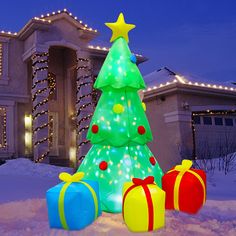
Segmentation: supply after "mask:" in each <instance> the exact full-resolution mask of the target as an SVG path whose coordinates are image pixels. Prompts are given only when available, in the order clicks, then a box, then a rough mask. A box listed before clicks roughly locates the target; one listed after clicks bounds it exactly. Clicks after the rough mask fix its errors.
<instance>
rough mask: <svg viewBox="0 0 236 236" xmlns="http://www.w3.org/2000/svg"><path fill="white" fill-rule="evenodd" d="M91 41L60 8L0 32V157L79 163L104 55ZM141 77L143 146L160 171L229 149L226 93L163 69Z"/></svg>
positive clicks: (231, 117) (233, 97)
mask: <svg viewBox="0 0 236 236" xmlns="http://www.w3.org/2000/svg"><path fill="white" fill-rule="evenodd" d="M97 36H98V32H97V30H96V29H93V28H91V27H89V26H88V25H87V24H85V23H83V22H82V21H81V20H79V19H78V18H77V17H76V16H73V15H72V13H70V12H69V11H67V10H66V9H64V10H62V11H57V12H52V13H48V14H46V15H41V16H39V17H34V18H33V19H30V20H29V22H28V23H27V24H26V25H25V26H24V27H23V28H22V29H21V30H20V31H19V32H18V33H11V32H5V31H0V122H1V123H0V124H1V125H0V159H7V158H14V157H19V156H27V157H29V158H32V159H34V160H35V161H36V162H39V161H45V160H47V161H49V163H53V164H57V165H70V164H73V165H74V164H75V165H77V164H78V162H77V161H78V160H82V159H83V157H84V155H85V154H86V153H87V151H88V149H89V147H90V144H89V142H88V140H86V132H87V129H88V126H89V123H90V119H91V117H92V114H93V111H94V107H95V105H96V102H97V100H98V94H97V91H94V90H93V83H94V80H95V79H96V76H97V74H98V72H99V70H100V68H101V66H102V63H103V61H104V59H105V57H106V55H107V53H108V51H109V48H106V47H101V46H93V45H91V42H92V41H93V40H94V39H96V37H97ZM136 56H137V59H138V64H139V63H142V62H144V61H145V60H146V58H145V57H143V56H142V55H139V54H136ZM144 79H145V80H146V82H147V85H148V88H147V89H146V90H144V91H142V95H143V100H144V102H146V106H147V116H148V118H149V123H150V125H151V128H152V132H153V136H154V141H153V142H151V143H150V144H149V146H150V148H151V150H152V152H153V153H154V155H155V156H156V157H157V159H158V162H159V163H160V165H161V167H162V168H163V169H164V170H165V169H168V168H169V167H171V166H172V165H174V164H176V163H179V162H180V159H182V158H194V159H195V158H206V157H207V158H210V157H213V156H220V155H224V154H225V153H229V152H231V151H232V150H233V149H234V150H235V140H236V137H235V135H236V132H235V131H236V120H235V110H236V89H235V88H234V87H226V86H223V85H216V84H215V85H214V84H207V83H203V82H193V81H192V80H191V79H189V78H187V77H184V76H181V75H178V74H176V73H175V72H173V71H171V70H170V69H168V68H166V67H165V68H162V69H160V70H157V71H154V72H152V73H150V74H148V75H147V76H145V77H144ZM46 157H49V158H46Z"/></svg>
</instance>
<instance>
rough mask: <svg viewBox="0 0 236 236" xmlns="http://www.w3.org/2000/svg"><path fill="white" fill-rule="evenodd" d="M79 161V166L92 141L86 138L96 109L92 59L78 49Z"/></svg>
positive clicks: (77, 113) (77, 110) (77, 117)
mask: <svg viewBox="0 0 236 236" xmlns="http://www.w3.org/2000/svg"><path fill="white" fill-rule="evenodd" d="M77 61H78V66H77V81H76V84H77V91H76V95H77V96H76V97H77V101H76V119H77V138H76V139H77V163H76V165H77V166H78V165H79V164H80V163H81V162H82V160H83V159H84V157H85V155H86V154H87V152H88V150H89V148H90V143H89V141H88V140H87V139H86V135H87V131H88V128H89V124H90V121H91V117H92V115H93V111H94V102H93V83H94V80H93V72H92V66H91V61H90V59H89V58H88V55H87V54H86V53H85V52H82V51H77Z"/></svg>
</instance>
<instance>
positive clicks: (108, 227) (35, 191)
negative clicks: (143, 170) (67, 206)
mask: <svg viewBox="0 0 236 236" xmlns="http://www.w3.org/2000/svg"><path fill="white" fill-rule="evenodd" d="M61 171H67V172H72V169H70V168H62V167H55V166H51V165H47V164H34V163H32V162H30V161H29V160H27V159H23V158H22V159H16V160H11V161H8V162H7V163H6V164H4V165H2V166H0V186H1V190H0V236H39V235H42V236H48V235H67V236H68V235H69V236H73V235H76V236H77V235H81V236H87V235H89V236H100V235H114V236H120V235H127V236H129V235H140V236H144V235H147V236H151V235H168V236H169V235H173V236H178V235H181V236H185V235H191V236H195V235H204V236H211V235H224V236H235V235H236V172H232V173H229V174H228V175H226V176H225V175H224V174H223V173H221V172H215V173H214V175H212V174H210V175H209V176H208V190H207V202H206V204H205V206H204V207H203V208H202V209H201V211H200V212H199V213H198V214H196V215H187V214H184V213H179V212H173V211H166V226H165V228H163V229H161V230H158V231H157V232H150V233H140V234H134V233H131V232H129V231H128V229H127V228H126V226H125V224H124V223H123V221H122V216H121V214H108V213H103V214H102V216H101V217H99V219H97V221H95V222H94V223H93V224H92V225H91V226H89V227H87V228H86V229H84V230H82V231H79V232H78V231H77V232H76V231H74V232H68V231H64V230H55V229H50V228H49V226H48V220H47V208H46V202H45V192H46V190H47V189H49V188H50V187H52V186H54V185H55V184H57V183H58V182H59V180H58V178H57V176H58V173H60V172H61Z"/></svg>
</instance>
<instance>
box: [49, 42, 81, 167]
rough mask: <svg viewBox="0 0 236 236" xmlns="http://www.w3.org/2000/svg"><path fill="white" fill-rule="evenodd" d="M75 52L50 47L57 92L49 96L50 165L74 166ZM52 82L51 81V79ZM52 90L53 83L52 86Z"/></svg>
mask: <svg viewBox="0 0 236 236" xmlns="http://www.w3.org/2000/svg"><path fill="white" fill-rule="evenodd" d="M76 66H77V56H76V51H75V50H73V49H70V48H67V47H62V46H51V47H50V48H49V57H48V72H49V74H50V75H51V77H52V79H51V81H52V85H51V86H52V87H53V86H54V87H55V88H54V91H53V92H52V94H51V95H49V102H48V110H49V120H51V121H52V122H50V126H49V132H50V133H53V135H51V136H50V139H51V140H50V152H49V160H50V163H53V164H57V165H71V164H73V162H75V158H76V118H75V113H76V111H75V109H76V77H77V70H76ZM49 81H50V80H49ZM49 87H50V84H49Z"/></svg>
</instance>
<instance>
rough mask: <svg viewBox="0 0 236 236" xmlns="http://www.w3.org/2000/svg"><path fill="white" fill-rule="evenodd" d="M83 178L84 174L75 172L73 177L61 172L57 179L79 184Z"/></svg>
mask: <svg viewBox="0 0 236 236" xmlns="http://www.w3.org/2000/svg"><path fill="white" fill-rule="evenodd" d="M83 177H84V172H77V173H75V174H73V175H70V174H68V173H66V172H62V173H60V174H59V179H60V180H62V181H64V182H66V183H74V182H80V181H81V179H83Z"/></svg>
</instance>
